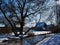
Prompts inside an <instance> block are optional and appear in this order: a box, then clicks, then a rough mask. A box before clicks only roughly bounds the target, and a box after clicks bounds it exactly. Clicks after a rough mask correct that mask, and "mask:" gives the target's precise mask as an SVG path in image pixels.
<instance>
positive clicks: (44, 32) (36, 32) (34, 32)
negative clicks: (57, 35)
mask: <svg viewBox="0 0 60 45" xmlns="http://www.w3.org/2000/svg"><path fill="white" fill-rule="evenodd" d="M47 33H50V31H33V34H34V35H39V34H47Z"/></svg>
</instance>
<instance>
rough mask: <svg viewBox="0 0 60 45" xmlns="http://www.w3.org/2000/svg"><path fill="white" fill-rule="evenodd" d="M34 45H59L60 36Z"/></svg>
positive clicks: (56, 35) (54, 36) (57, 35)
mask: <svg viewBox="0 0 60 45" xmlns="http://www.w3.org/2000/svg"><path fill="white" fill-rule="evenodd" d="M36 45H60V34H55V35H53V36H50V37H48V38H45V39H44V40H42V41H40V42H38V43H37V44H36Z"/></svg>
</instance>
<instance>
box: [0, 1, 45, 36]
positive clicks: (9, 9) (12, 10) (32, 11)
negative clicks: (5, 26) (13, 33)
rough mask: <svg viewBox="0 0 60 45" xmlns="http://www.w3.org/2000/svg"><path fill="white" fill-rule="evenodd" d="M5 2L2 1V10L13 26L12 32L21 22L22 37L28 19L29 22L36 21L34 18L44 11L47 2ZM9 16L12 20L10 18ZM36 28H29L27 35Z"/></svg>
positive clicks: (0, 7)
mask: <svg viewBox="0 0 60 45" xmlns="http://www.w3.org/2000/svg"><path fill="white" fill-rule="evenodd" d="M4 1H5V0H3V1H0V10H1V12H2V13H3V15H4V17H5V18H6V20H7V21H8V22H9V24H10V25H11V27H12V30H13V28H14V27H15V28H16V24H15V23H16V22H19V25H20V34H21V35H22V34H23V28H24V25H25V24H26V23H27V22H26V21H27V20H26V18H27V19H28V20H29V22H30V21H32V20H34V19H33V18H34V17H36V16H37V15H38V14H40V13H41V12H42V10H44V2H45V0H38V1H37V0H9V1H8V2H7V3H6V2H4ZM7 13H8V14H7ZM8 15H9V17H10V18H8ZM14 16H15V17H16V18H17V21H16V22H15V21H14V20H13V19H12V18H13V17H14ZM38 22H39V21H38ZM36 24H37V23H36ZM35 28H36V26H35V27H31V28H29V29H28V30H27V31H26V32H25V34H27V32H29V31H30V30H31V29H35Z"/></svg>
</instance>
